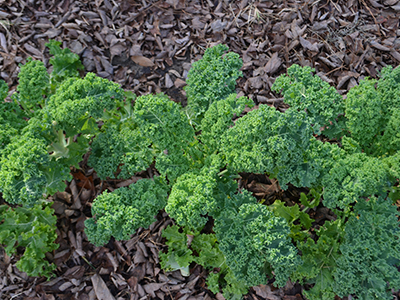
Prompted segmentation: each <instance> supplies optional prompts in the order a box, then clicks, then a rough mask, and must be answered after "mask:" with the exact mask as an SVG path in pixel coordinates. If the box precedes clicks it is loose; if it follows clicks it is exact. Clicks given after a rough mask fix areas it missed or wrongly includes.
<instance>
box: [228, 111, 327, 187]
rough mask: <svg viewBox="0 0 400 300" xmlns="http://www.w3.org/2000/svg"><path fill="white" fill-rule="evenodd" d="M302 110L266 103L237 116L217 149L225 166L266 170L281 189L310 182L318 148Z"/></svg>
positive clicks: (316, 167) (317, 169)
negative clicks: (275, 107) (222, 156)
mask: <svg viewBox="0 0 400 300" xmlns="http://www.w3.org/2000/svg"><path fill="white" fill-rule="evenodd" d="M305 118H306V116H305V112H296V111H293V110H291V111H287V112H286V113H280V112H278V111H277V110H276V109H274V108H272V107H269V106H267V105H263V106H260V107H259V109H257V110H253V111H251V112H249V113H248V114H247V115H245V116H244V117H242V118H240V119H238V120H237V121H236V124H235V126H234V127H232V128H230V129H229V130H228V131H226V133H225V134H224V135H223V137H222V140H221V151H222V153H223V154H224V155H225V157H226V159H227V164H228V167H230V168H232V169H233V170H236V171H239V172H253V173H268V174H270V175H271V176H272V177H275V178H277V179H278V180H279V184H280V185H281V186H282V188H283V189H285V188H286V185H287V184H288V183H289V182H290V183H292V184H293V185H295V186H297V187H308V186H311V185H312V184H314V183H315V182H316V181H317V180H318V177H319V176H320V174H321V172H322V171H323V170H322V163H323V162H322V160H321V159H320V158H319V156H320V152H319V150H318V149H319V148H321V147H323V148H324V146H321V145H318V144H317V142H316V141H315V138H314V137H313V135H312V129H311V127H309V126H308V125H307V123H305V122H304V119H305Z"/></svg>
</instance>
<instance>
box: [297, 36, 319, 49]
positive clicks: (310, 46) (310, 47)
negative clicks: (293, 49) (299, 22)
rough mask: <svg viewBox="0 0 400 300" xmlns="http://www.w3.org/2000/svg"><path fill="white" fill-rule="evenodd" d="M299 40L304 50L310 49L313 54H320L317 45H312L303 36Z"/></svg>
mask: <svg viewBox="0 0 400 300" xmlns="http://www.w3.org/2000/svg"><path fill="white" fill-rule="evenodd" d="M299 40H300V44H301V45H302V46H303V47H304V48H306V49H308V50H310V51H313V52H318V51H319V49H318V44H317V43H314V44H312V43H311V42H310V41H308V40H306V39H304V38H302V37H301V36H300V37H299Z"/></svg>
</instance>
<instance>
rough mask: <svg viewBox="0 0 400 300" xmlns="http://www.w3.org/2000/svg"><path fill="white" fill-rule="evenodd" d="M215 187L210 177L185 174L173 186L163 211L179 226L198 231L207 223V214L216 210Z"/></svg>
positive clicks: (212, 178)
mask: <svg viewBox="0 0 400 300" xmlns="http://www.w3.org/2000/svg"><path fill="white" fill-rule="evenodd" d="M216 187H217V182H216V179H215V177H214V176H212V175H211V176H210V175H203V174H198V173H186V174H184V175H182V176H180V177H179V178H178V179H177V181H176V183H175V184H174V185H173V187H172V190H171V194H170V195H169V198H168V204H167V206H166V207H165V211H166V212H167V213H168V214H169V215H170V216H171V218H173V219H175V220H176V222H177V223H178V224H179V225H180V226H187V227H188V228H191V229H194V230H200V229H201V228H202V227H203V226H204V225H205V224H206V223H207V220H208V217H207V213H208V212H211V211H216V210H217V209H218V207H217V200H216V197H215V196H216V195H215V191H216Z"/></svg>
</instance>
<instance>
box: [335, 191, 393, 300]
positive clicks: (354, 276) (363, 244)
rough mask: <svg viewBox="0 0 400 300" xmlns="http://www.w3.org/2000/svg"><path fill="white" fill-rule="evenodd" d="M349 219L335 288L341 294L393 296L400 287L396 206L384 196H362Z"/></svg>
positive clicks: (360, 296)
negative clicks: (365, 197)
mask: <svg viewBox="0 0 400 300" xmlns="http://www.w3.org/2000/svg"><path fill="white" fill-rule="evenodd" d="M354 214H355V215H353V216H351V217H350V219H349V221H348V222H347V223H346V227H345V236H344V242H343V243H342V244H341V245H340V252H341V254H342V255H340V257H337V260H336V263H337V268H336V270H335V271H334V272H333V276H334V277H335V285H334V290H335V292H336V294H337V295H339V296H340V297H345V296H347V295H349V294H353V295H356V296H357V297H358V298H359V299H377V300H378V299H388V300H389V299H393V296H392V293H391V289H394V290H396V291H397V290H399V289H400V274H399V271H398V269H397V268H398V266H399V264H400V228H399V221H398V216H399V213H398V212H397V209H396V206H394V205H392V204H391V201H389V200H385V199H384V198H375V197H371V198H370V199H369V200H367V201H365V200H361V199H360V200H359V201H358V202H357V204H356V205H355V206H354Z"/></svg>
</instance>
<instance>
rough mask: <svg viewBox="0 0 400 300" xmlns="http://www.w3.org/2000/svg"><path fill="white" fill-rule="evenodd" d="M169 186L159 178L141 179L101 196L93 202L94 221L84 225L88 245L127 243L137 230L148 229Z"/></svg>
mask: <svg viewBox="0 0 400 300" xmlns="http://www.w3.org/2000/svg"><path fill="white" fill-rule="evenodd" d="M168 191H169V189H168V186H167V185H166V183H165V181H164V180H163V179H162V178H161V177H155V178H154V180H153V179H141V180H139V181H138V182H136V183H134V184H131V185H130V186H129V187H123V188H119V189H117V190H115V191H113V192H112V193H103V194H101V195H100V196H98V197H97V198H96V199H95V201H94V202H93V206H92V215H93V218H91V219H88V220H86V221H85V226H86V229H85V233H86V235H87V237H88V239H89V241H90V242H92V243H93V244H95V245H98V246H101V245H104V244H106V243H108V241H109V240H110V238H111V236H113V237H115V239H116V240H128V239H129V238H130V235H132V234H133V233H135V231H136V230H137V229H138V228H139V227H148V226H150V224H151V223H153V222H154V216H155V215H157V213H158V211H159V210H161V209H163V208H164V207H165V204H166V200H167V196H168Z"/></svg>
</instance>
